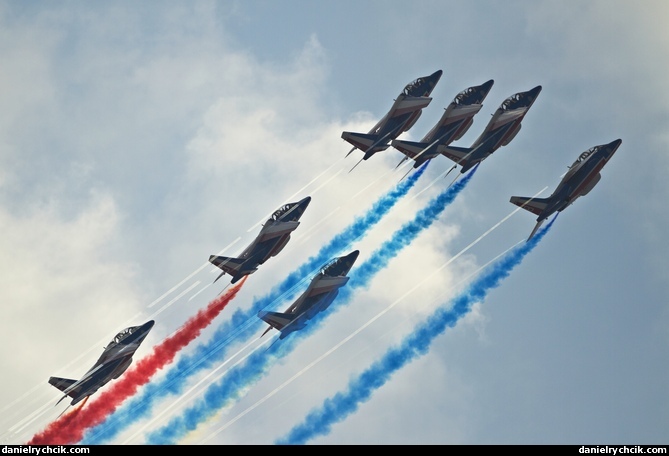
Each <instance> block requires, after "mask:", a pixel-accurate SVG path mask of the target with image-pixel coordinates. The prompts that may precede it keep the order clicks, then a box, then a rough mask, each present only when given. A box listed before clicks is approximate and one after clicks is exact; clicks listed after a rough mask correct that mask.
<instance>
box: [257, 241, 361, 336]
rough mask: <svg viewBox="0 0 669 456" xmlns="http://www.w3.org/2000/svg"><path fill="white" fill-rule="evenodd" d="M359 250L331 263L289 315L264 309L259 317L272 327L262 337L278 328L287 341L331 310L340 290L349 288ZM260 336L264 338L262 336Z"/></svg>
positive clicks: (320, 273) (289, 309) (300, 298)
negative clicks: (294, 332)
mask: <svg viewBox="0 0 669 456" xmlns="http://www.w3.org/2000/svg"><path fill="white" fill-rule="evenodd" d="M359 253H360V252H359V251H358V250H354V251H353V252H351V253H349V254H348V255H345V256H342V257H338V258H335V259H333V260H331V261H330V262H329V263H327V264H326V265H325V266H323V268H321V270H320V271H319V272H318V274H316V276H315V277H314V278H313V279H311V283H310V284H309V287H308V288H307V289H306V290H305V292H304V293H302V295H301V296H300V297H299V298H297V300H296V301H295V302H294V303H293V304H292V305H291V306H290V307H289V308H288V309H286V311H285V312H267V311H264V310H261V311H260V312H258V317H260V318H261V319H262V320H263V321H265V322H266V323H268V324H269V325H270V327H269V328H267V330H266V331H265V332H264V333H263V334H262V336H264V335H265V334H267V332H268V331H269V330H270V329H272V328H276V329H278V330H279V331H280V332H281V334H280V335H279V339H283V338H284V337H286V336H287V335H288V334H290V333H292V332H293V331H297V330H299V329H302V328H304V327H305V326H306V325H307V321H309V320H311V319H312V318H313V317H315V316H316V314H318V313H319V312H322V311H324V310H325V309H327V308H328V306H329V305H330V304H332V301H334V299H335V298H336V297H337V295H338V294H339V289H340V288H341V287H343V286H344V285H346V283H347V282H348V279H349V277H347V276H346V274H348V272H349V271H350V270H351V267H353V263H355V260H356V259H358V254H359ZM262 336H260V337H262Z"/></svg>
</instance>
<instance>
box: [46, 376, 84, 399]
mask: <svg viewBox="0 0 669 456" xmlns="http://www.w3.org/2000/svg"><path fill="white" fill-rule="evenodd" d="M49 383H50V384H51V385H53V386H55V387H56V388H58V389H59V390H61V391H63V392H65V393H66V394H67V395H69V396H70V397H75V396H76V395H77V393H78V391H77V388H73V389H70V387H71V386H72V385H74V384H75V383H77V381H76V380H72V379H70V378H60V377H49Z"/></svg>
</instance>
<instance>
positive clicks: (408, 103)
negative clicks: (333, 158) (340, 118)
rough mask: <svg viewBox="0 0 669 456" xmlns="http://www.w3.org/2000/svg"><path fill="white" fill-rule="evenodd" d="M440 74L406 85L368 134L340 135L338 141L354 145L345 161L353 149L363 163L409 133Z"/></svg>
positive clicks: (429, 99) (428, 100) (343, 133)
mask: <svg viewBox="0 0 669 456" xmlns="http://www.w3.org/2000/svg"><path fill="white" fill-rule="evenodd" d="M442 73H443V72H442V71H441V70H438V71H435V72H434V73H432V74H431V75H429V76H424V77H420V78H418V79H416V80H415V81H413V82H410V83H409V84H407V85H406V87H404V90H403V91H402V93H400V94H399V95H398V97H397V99H395V102H394V103H393V105H392V107H391V108H390V111H388V113H387V114H386V115H385V116H384V117H383V118H382V119H381V120H380V121H379V122H378V123H377V124H376V125H374V127H373V128H372V129H371V130H369V133H354V132H350V131H344V132H342V134H341V137H342V138H343V139H344V140H345V141H348V142H349V143H351V144H353V148H352V149H351V150H350V151H349V152H348V154H346V156H347V157H348V156H349V155H350V154H351V152H353V151H354V150H355V149H360V150H361V151H363V152H364V153H365V155H364V156H363V158H362V159H363V160H367V159H368V158H369V157H371V156H372V155H374V154H375V153H377V152H380V151H382V150H386V149H387V148H388V147H389V146H390V141H392V140H393V139H395V138H397V137H398V136H399V135H400V134H402V133H403V132H405V131H407V130H409V129H410V128H411V127H412V126H413V125H414V124H415V123H416V121H417V120H418V118H419V117H420V115H421V113H422V112H423V111H422V110H423V108H424V107H426V106H427V105H428V104H430V102H431V101H432V98H430V94H431V93H432V90H433V89H434V87H435V86H436V85H437V82H439V79H440V78H441V75H442ZM358 163H360V162H358Z"/></svg>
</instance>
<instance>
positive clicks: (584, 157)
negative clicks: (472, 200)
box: [510, 139, 622, 241]
mask: <svg viewBox="0 0 669 456" xmlns="http://www.w3.org/2000/svg"><path fill="white" fill-rule="evenodd" d="M621 143H622V140H621V139H616V140H615V141H612V142H610V143H608V144H602V145H599V146H594V147H591V148H590V149H588V150H586V151H585V152H583V153H582V154H581V155H579V156H578V158H577V159H576V161H575V162H574V163H573V164H572V165H571V166H570V167H569V171H567V173H566V174H565V175H564V177H563V178H562V180H561V181H560V183H559V184H558V186H557V188H556V189H555V191H554V192H553V194H552V195H551V196H549V197H548V198H527V197H524V196H512V197H511V200H510V201H511V203H513V204H515V205H516V206H520V207H522V208H523V209H525V210H527V211H530V212H532V213H533V214H536V215H538V217H537V224H536V226H535V227H534V229H533V230H532V233H531V234H530V237H529V238H527V240H528V241H529V240H530V239H532V236H534V233H536V232H537V230H538V229H539V227H540V226H541V224H542V223H543V222H544V220H546V219H547V218H548V217H550V215H551V214H554V213H555V212H561V211H563V210H564V209H565V208H567V207H568V206H569V205H571V204H572V203H573V202H574V201H576V199H578V197H579V196H584V195H587V194H588V193H589V192H590V190H592V189H593V187H594V186H595V185H597V183H598V182H599V180H600V179H601V178H602V175H601V174H600V170H601V169H602V167H604V165H605V164H606V163H607V162H608V161H609V160H610V159H611V157H613V154H614V153H615V152H616V150H618V147H620V144H621Z"/></svg>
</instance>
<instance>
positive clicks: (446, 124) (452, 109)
mask: <svg viewBox="0 0 669 456" xmlns="http://www.w3.org/2000/svg"><path fill="white" fill-rule="evenodd" d="M493 84H494V81H493V80H492V79H491V80H489V81H487V82H485V83H483V84H481V85H479V86H473V87H469V88H467V89H465V90H463V91H462V92H460V93H459V94H457V95H456V97H455V98H454V99H453V101H452V102H451V103H450V104H449V105H448V106H447V107H446V108H445V112H444V114H443V115H442V116H441V119H439V122H437V124H436V125H435V126H434V127H433V128H432V129H431V130H430V131H429V132H428V133H427V135H425V137H424V138H423V139H421V140H420V141H419V142H413V141H403V140H400V139H395V140H393V141H392V143H391V145H392V146H393V147H394V148H395V149H397V150H399V151H400V152H402V153H403V154H404V155H405V157H404V158H403V159H402V161H400V162H399V164H398V165H397V166H399V165H401V164H402V163H403V162H404V161H405V160H407V159H409V158H412V159H413V160H415V163H414V165H413V167H414V168H418V167H420V166H421V165H422V164H423V163H425V162H426V161H428V160H431V159H432V158H434V157H436V156H437V155H439V152H438V151H437V148H438V147H439V146H447V145H449V144H450V143H452V142H453V141H457V140H458V139H460V138H461V137H462V135H464V134H465V133H466V132H467V130H469V127H471V125H472V123H473V122H474V116H475V115H476V113H478V112H479V111H480V110H481V108H482V107H483V105H482V104H481V103H483V100H485V97H486V96H487V95H488V92H490V89H491V88H492V85H493Z"/></svg>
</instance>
